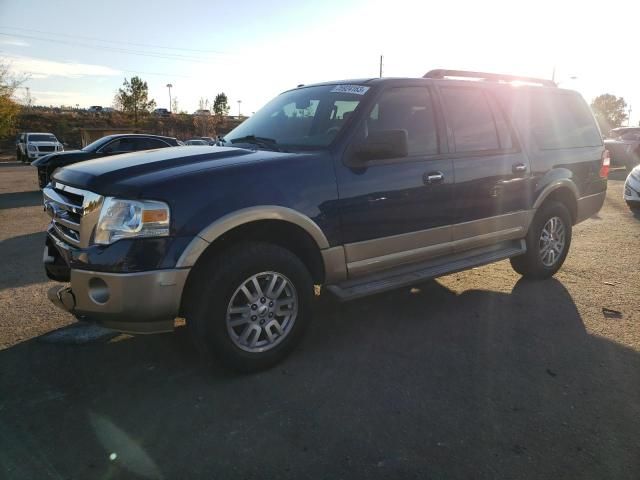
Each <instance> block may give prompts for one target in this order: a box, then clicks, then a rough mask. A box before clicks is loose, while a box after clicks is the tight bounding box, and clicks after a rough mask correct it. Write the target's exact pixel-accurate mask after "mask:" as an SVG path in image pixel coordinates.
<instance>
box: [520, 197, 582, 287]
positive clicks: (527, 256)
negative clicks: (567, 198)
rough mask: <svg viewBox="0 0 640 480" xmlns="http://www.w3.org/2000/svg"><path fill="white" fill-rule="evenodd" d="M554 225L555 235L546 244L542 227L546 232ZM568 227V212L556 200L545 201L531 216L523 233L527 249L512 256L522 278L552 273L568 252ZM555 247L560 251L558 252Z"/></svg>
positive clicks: (544, 276)
mask: <svg viewBox="0 0 640 480" xmlns="http://www.w3.org/2000/svg"><path fill="white" fill-rule="evenodd" d="M554 219H556V220H554ZM558 220H559V221H560V222H561V224H562V225H561V227H562V229H561V228H560V226H558ZM554 226H555V228H557V230H556V231H555V235H554V236H552V237H551V245H549V242H547V241H544V240H543V230H545V229H546V232H548V231H549V230H554ZM571 227H572V221H571V215H570V214H569V210H567V207H565V206H564V204H562V203H560V202H556V201H548V202H545V203H544V204H543V205H542V207H540V209H539V210H538V212H536V214H535V216H534V217H533V221H532V222H531V225H530V227H529V231H528V232H527V236H526V237H525V240H526V244H527V252H526V253H524V254H523V255H518V256H517V257H513V258H511V266H512V267H513V269H514V270H515V271H516V272H518V273H519V274H520V275H522V276H523V277H525V278H530V279H536V280H542V279H545V278H549V277H551V276H552V275H554V274H555V273H556V272H557V271H558V270H559V269H560V267H561V266H562V264H563V263H564V261H565V259H566V258H567V253H569V247H570V246H571V230H572V228H571ZM561 231H563V232H564V235H563V236H562V235H561V233H560V232H561ZM561 236H562V237H563V242H562V247H561V248H560V237H561ZM545 237H546V234H545ZM545 247H547V248H545ZM543 248H545V252H546V253H545V254H543V250H542V249H543ZM558 250H560V251H559V252H558Z"/></svg>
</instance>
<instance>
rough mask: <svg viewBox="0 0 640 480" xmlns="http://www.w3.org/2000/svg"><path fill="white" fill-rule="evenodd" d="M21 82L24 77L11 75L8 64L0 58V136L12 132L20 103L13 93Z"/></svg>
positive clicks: (5, 135) (6, 135)
mask: <svg viewBox="0 0 640 480" xmlns="http://www.w3.org/2000/svg"><path fill="white" fill-rule="evenodd" d="M22 82H24V79H19V78H17V77H15V76H14V75H12V74H11V70H10V69H9V64H7V63H4V62H3V61H2V60H0V138H3V137H8V136H9V135H11V134H13V133H14V131H13V129H14V126H15V123H16V118H17V116H18V113H19V112H20V105H19V104H18V102H16V101H15V99H14V98H13V94H14V93H15V91H16V88H18V87H19V86H20V85H21V84H22Z"/></svg>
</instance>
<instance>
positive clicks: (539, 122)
mask: <svg viewBox="0 0 640 480" xmlns="http://www.w3.org/2000/svg"><path fill="white" fill-rule="evenodd" d="M529 112H530V113H529V115H530V126H531V134H532V135H533V138H534V140H535V141H536V143H537V144H538V146H539V147H540V148H541V149H543V150H553V149H559V148H579V147H595V146H599V145H602V138H601V137H600V132H599V131H598V128H597V126H596V123H595V120H594V119H593V115H592V114H591V111H590V110H589V107H588V106H587V104H586V103H585V102H584V101H583V100H582V98H580V97H579V96H577V95H572V94H563V93H549V92H531V95H530V101H529Z"/></svg>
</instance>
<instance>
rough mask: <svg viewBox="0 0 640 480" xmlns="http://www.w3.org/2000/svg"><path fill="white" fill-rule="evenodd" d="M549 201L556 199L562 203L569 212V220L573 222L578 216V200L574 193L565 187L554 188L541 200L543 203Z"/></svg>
mask: <svg viewBox="0 0 640 480" xmlns="http://www.w3.org/2000/svg"><path fill="white" fill-rule="evenodd" d="M549 201H556V202H560V203H562V204H563V205H564V206H565V207H567V209H568V210H569V213H570V214H571V221H572V222H573V223H574V224H575V223H576V220H577V218H578V201H577V200H576V196H575V195H574V193H573V192H572V191H571V190H570V189H569V188H567V187H559V188H556V189H555V190H554V191H553V192H551V193H550V194H549V195H547V197H546V198H545V199H544V201H543V202H542V203H543V204H545V203H546V202H549Z"/></svg>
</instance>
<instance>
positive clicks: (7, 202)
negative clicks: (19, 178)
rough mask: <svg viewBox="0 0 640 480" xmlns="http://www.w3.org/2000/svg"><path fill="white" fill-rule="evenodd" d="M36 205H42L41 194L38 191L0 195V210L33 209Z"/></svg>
mask: <svg viewBox="0 0 640 480" xmlns="http://www.w3.org/2000/svg"><path fill="white" fill-rule="evenodd" d="M37 205H42V192H41V191H40V190H34V191H31V192H11V193H0V210H7V209H9V208H21V207H35V206H37Z"/></svg>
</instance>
